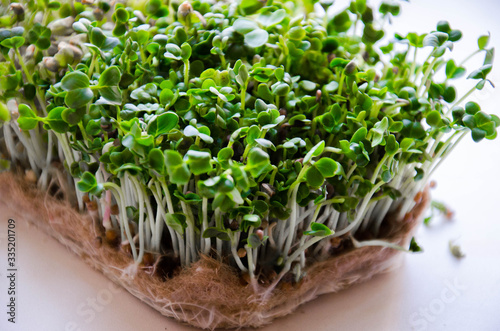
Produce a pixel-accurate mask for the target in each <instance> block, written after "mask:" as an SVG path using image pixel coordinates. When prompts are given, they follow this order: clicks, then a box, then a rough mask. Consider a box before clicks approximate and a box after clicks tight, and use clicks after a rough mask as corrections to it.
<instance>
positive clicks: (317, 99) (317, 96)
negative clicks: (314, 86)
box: [316, 90, 321, 103]
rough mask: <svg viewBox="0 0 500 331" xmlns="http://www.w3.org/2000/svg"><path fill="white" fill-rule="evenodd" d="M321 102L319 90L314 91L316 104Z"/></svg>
mask: <svg viewBox="0 0 500 331" xmlns="http://www.w3.org/2000/svg"><path fill="white" fill-rule="evenodd" d="M320 101H321V90H316V102H317V103H319V102H320Z"/></svg>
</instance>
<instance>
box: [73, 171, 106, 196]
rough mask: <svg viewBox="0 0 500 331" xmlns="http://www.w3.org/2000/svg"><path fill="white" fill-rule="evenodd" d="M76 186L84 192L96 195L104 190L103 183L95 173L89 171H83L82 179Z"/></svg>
mask: <svg viewBox="0 0 500 331" xmlns="http://www.w3.org/2000/svg"><path fill="white" fill-rule="evenodd" d="M76 187H77V188H78V189H79V190H80V191H82V192H87V193H90V194H93V195H96V196H99V195H100V194H101V192H102V191H103V186H102V184H98V183H97V180H96V179H95V177H94V175H93V174H92V173H90V172H88V171H85V172H84V173H83V175H82V177H81V178H80V181H78V182H77V183H76Z"/></svg>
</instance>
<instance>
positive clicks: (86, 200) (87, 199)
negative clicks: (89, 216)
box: [82, 194, 90, 204]
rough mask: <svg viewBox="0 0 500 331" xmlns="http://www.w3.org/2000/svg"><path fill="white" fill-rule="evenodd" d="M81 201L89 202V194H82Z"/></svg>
mask: <svg viewBox="0 0 500 331" xmlns="http://www.w3.org/2000/svg"><path fill="white" fill-rule="evenodd" d="M82 201H83V203H85V204H87V203H89V202H90V198H89V195H88V194H84V195H83V197H82Z"/></svg>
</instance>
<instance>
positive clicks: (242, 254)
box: [238, 247, 247, 258]
mask: <svg viewBox="0 0 500 331" xmlns="http://www.w3.org/2000/svg"><path fill="white" fill-rule="evenodd" d="M238 256H239V257H240V258H244V257H245V256H247V251H246V250H245V249H244V248H243V247H242V248H240V249H238Z"/></svg>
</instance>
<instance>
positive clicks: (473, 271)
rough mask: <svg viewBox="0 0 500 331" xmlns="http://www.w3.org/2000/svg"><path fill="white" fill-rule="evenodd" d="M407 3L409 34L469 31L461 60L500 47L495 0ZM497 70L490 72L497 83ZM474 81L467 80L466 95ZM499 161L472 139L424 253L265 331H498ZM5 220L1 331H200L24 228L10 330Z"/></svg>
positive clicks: (447, 167)
mask: <svg viewBox="0 0 500 331" xmlns="http://www.w3.org/2000/svg"><path fill="white" fill-rule="evenodd" d="M372 3H373V1H372ZM401 3H403V10H402V15H401V16H400V17H398V18H396V19H395V21H394V25H393V26H394V29H395V31H398V32H400V33H401V34H403V35H404V34H406V33H407V32H412V31H414V32H418V33H424V32H428V31H431V30H433V29H435V24H436V23H437V21H439V20H441V19H446V20H448V21H449V22H450V24H451V26H452V28H458V29H461V30H462V31H463V34H464V37H463V40H462V41H461V42H460V43H458V45H457V46H456V48H455V50H454V51H453V54H454V55H453V57H454V58H455V59H457V60H458V61H461V60H462V59H463V58H465V57H466V56H467V55H468V54H470V53H471V52H472V51H473V50H474V49H476V47H477V44H476V38H477V37H478V36H479V35H481V34H486V33H487V32H488V31H490V32H491V34H492V38H491V42H490V46H495V45H496V46H497V49H499V50H500V47H498V46H500V28H499V27H500V26H499V25H500V21H499V20H498V16H499V14H500V3H499V2H497V1H494V0H476V1H474V2H472V1H468V0H455V1H452V0H446V1H439V0H434V1H431V0H421V1H417V0H415V1H413V2H412V3H411V4H407V3H404V2H401ZM341 6H343V4H341V3H339V4H338V8H339V9H340V8H341ZM482 58H483V56H479V57H478V58H477V61H471V62H469V64H468V68H469V69H475V68H477V67H479V66H480V64H481V61H482ZM499 68H500V67H494V68H493V71H492V73H491V75H490V79H491V80H492V81H493V82H495V83H497V85H500V70H499ZM471 84H472V82H471V81H468V82H465V84H462V85H461V86H459V87H460V90H461V91H466V90H467V89H468V88H470V86H472V85H471ZM473 98H474V99H476V100H477V101H479V102H480V104H481V106H482V109H483V110H485V111H486V112H489V113H496V114H497V115H498V114H499V113H500V112H499V111H498V105H499V104H500V94H499V93H498V91H496V90H494V89H492V88H491V87H489V86H487V87H486V88H485V90H484V91H482V92H480V93H479V92H478V93H475V94H474V95H473ZM499 164H500V139H498V140H496V141H493V142H492V141H483V142H481V143H479V144H475V143H473V142H472V140H471V139H470V137H469V138H467V139H464V141H462V144H461V146H459V147H458V148H457V149H456V150H455V151H454V153H453V155H452V156H450V157H449V158H448V159H447V160H446V163H445V164H443V165H442V167H441V168H440V169H439V170H438V171H437V172H436V173H435V176H434V178H435V179H436V180H437V182H438V187H437V188H436V189H435V190H434V191H433V192H432V193H433V198H434V199H436V200H439V201H443V202H446V203H447V204H448V205H449V206H450V208H451V209H453V210H454V211H455V217H454V219H453V220H452V221H446V220H443V219H435V220H434V221H433V222H432V224H431V226H430V227H422V228H421V229H420V230H419V232H418V234H417V241H418V242H419V243H420V244H421V246H423V248H424V250H425V252H424V253H423V254H413V255H407V256H405V257H404V263H403V265H402V267H401V268H399V269H397V270H396V271H393V272H391V273H388V274H384V275H380V276H377V277H375V278H374V279H372V280H371V281H369V282H366V283H364V284H360V285H358V286H355V287H352V288H351V289H348V290H345V291H343V292H340V293H337V294H332V295H324V296H322V297H320V298H318V299H316V300H315V301H314V302H312V303H309V304H307V305H305V306H302V307H300V308H299V309H298V310H297V311H296V312H295V313H294V314H293V315H290V316H288V317H286V318H282V319H279V320H277V321H275V322H274V323H273V324H272V325H270V326H267V327H265V328H263V329H262V330H263V331H271V330H273V331H274V330H283V329H286V330H290V331H299V330H305V329H309V330H320V331H321V330H484V331H486V330H500V314H499V309H500V259H499V258H500V254H499V251H500V248H499V245H500V241H499V240H498V237H499V235H500V219H499V218H500V217H499V215H498V210H497V209H496V208H497V207H500V192H499V191H500V174H499ZM0 215H1V216H0V247H1V249H0V252H1V253H0V268H1V269H0V330H41V331H44V330H81V331H85V330H95V331H100V330H154V331H163V330H192V328H190V327H188V326H183V325H180V324H178V323H176V322H175V321H173V320H171V319H168V318H165V317H163V316H161V315H160V314H159V313H158V312H156V311H155V310H153V309H151V308H149V307H148V306H147V305H145V304H142V303H141V302H140V301H138V300H137V299H136V298H134V297H133V296H131V295H130V294H128V292H126V291H124V290H122V289H117V288H116V287H114V286H113V285H112V284H111V282H109V281H108V280H107V279H106V278H105V277H104V276H103V275H101V274H100V273H98V272H96V271H94V270H92V269H91V268H89V267H88V266H87V265H85V264H84V263H83V262H81V261H79V260H78V259H77V258H75V256H74V255H73V254H72V253H70V252H69V251H67V250H66V249H64V248H63V247H62V246H61V245H60V244H59V243H57V242H55V241H54V240H53V239H51V238H48V237H47V236H45V235H44V234H42V233H40V232H39V231H38V230H36V229H34V228H30V227H27V226H26V225H25V224H24V222H19V221H18V222H17V223H18V225H17V231H16V232H17V242H18V265H19V272H18V283H17V284H18V285H17V289H18V297H17V302H18V309H17V314H18V315H17V324H16V325H15V326H12V325H10V323H9V324H8V323H7V322H6V319H7V315H6V313H5V311H6V306H5V304H6V300H7V296H6V288H7V286H6V285H7V283H6V276H5V269H6V267H5V266H6V252H5V249H6V246H7V245H6V240H5V239H6V229H7V225H6V222H7V219H8V218H9V217H10V215H11V212H8V211H6V210H0ZM18 220H20V219H18ZM450 239H458V243H460V244H461V246H462V248H463V251H464V252H465V254H466V255H467V256H466V257H465V258H464V259H461V260H458V259H456V258H454V257H453V256H452V255H451V254H450V252H449V250H448V241H449V240H450ZM453 284H454V285H453ZM110 289H112V290H110ZM99 301H100V302H101V304H99ZM92 302H98V303H97V305H96V306H93V305H92ZM102 303H105V304H104V305H103V304H102ZM73 326H76V328H74V329H73Z"/></svg>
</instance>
